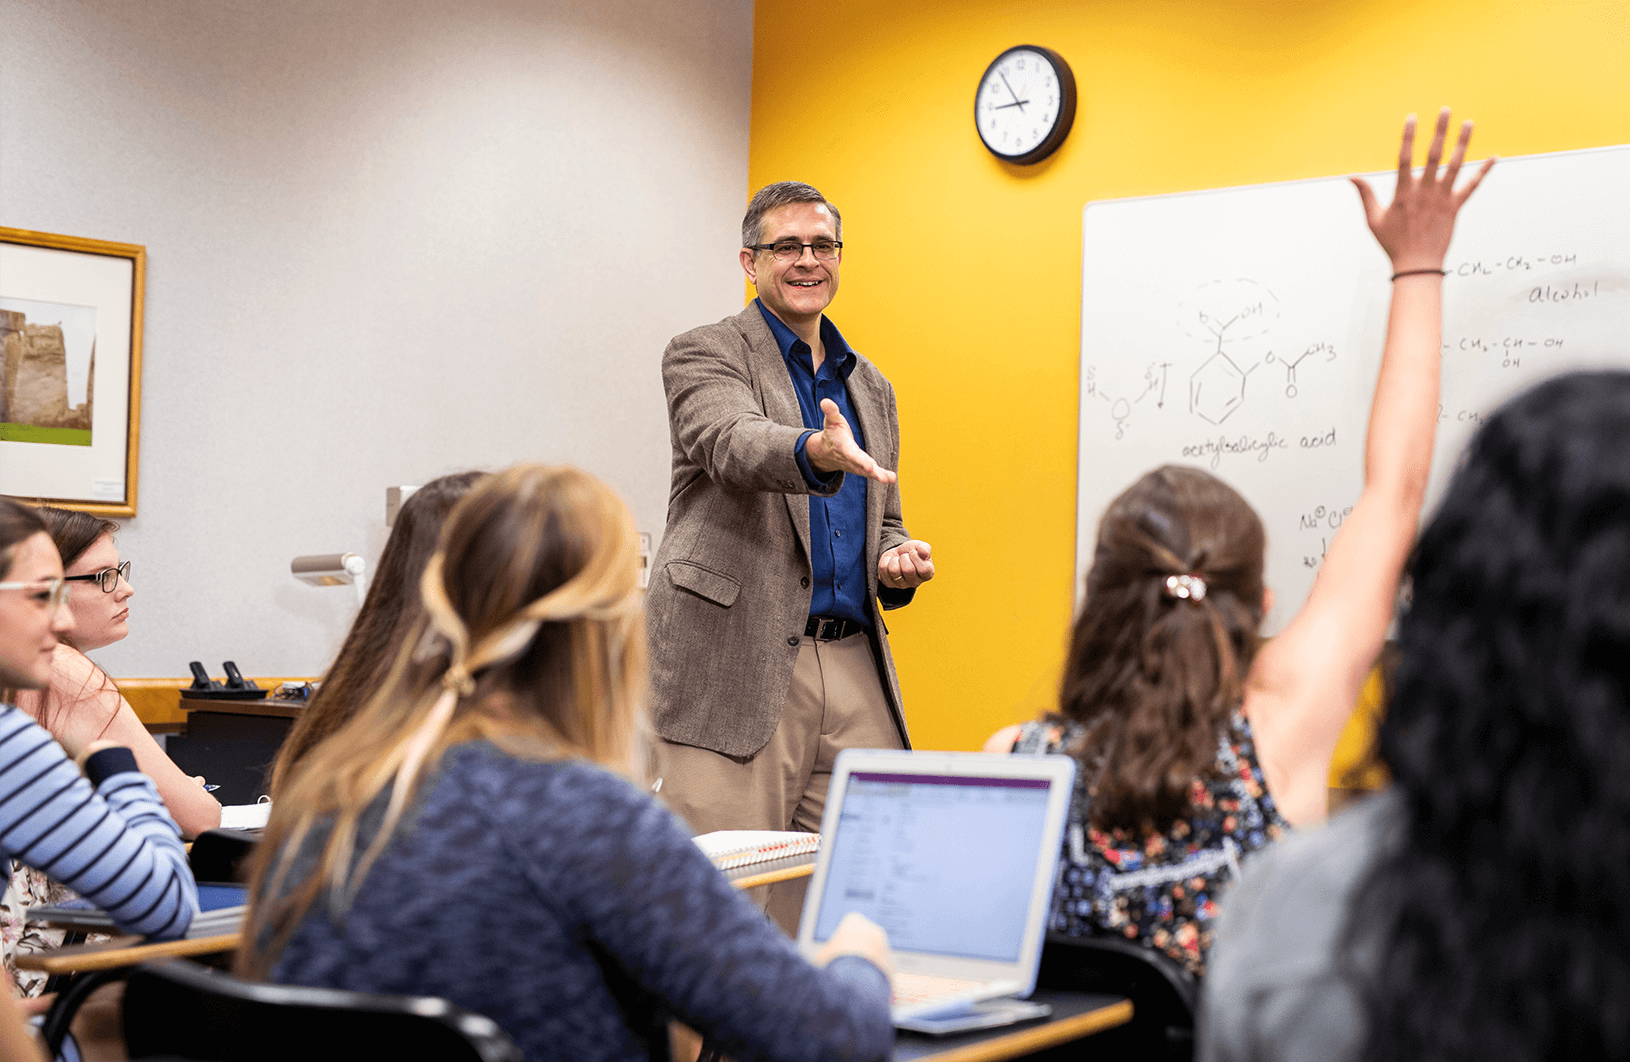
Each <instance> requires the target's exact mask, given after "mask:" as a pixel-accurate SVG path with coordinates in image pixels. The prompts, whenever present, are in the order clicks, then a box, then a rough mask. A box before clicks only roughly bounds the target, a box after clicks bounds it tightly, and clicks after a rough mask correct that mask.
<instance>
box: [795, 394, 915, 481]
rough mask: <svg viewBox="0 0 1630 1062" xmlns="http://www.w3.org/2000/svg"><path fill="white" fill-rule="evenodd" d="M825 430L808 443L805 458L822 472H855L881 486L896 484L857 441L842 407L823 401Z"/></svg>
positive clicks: (810, 438)
mask: <svg viewBox="0 0 1630 1062" xmlns="http://www.w3.org/2000/svg"><path fill="white" fill-rule="evenodd" d="M821 415H822V423H821V430H820V431H818V432H816V433H815V434H814V435H811V436H810V437H809V441H808V442H807V443H805V444H804V456H805V457H807V458H809V463H810V464H812V465H814V466H815V467H816V468H817V469H819V470H820V471H822V472H853V473H854V474H855V475H857V476H866V477H868V478H870V479H875V480H877V482H879V483H893V482H894V481H895V479H896V477H895V474H894V473H893V472H890V471H889V470H888V469H886V468H883V467H882V466H880V465H879V464H878V463H877V462H876V461H874V460H872V455H871V454H868V453H867V452H866V451H865V450H862V449H861V448H860V445H859V444H858V443H856V442H855V433H854V432H853V431H851V430H850V428H849V422H848V421H847V420H844V419H843V414H842V413H839V412H838V404H837V403H836V402H834V401H832V400H831V399H830V398H823V399H821Z"/></svg>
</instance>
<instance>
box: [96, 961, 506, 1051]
mask: <svg viewBox="0 0 1630 1062" xmlns="http://www.w3.org/2000/svg"><path fill="white" fill-rule="evenodd" d="M124 1035H125V1045H126V1047H127V1048H128V1049H129V1052H130V1057H131V1058H145V1057H148V1056H153V1055H176V1056H180V1057H182V1058H187V1059H192V1060H195V1062H263V1060H264V1062H272V1060H277V1062H286V1060H288V1059H300V1060H301V1062H356V1060H357V1059H359V1058H434V1059H441V1060H447V1062H521V1052H520V1050H519V1049H518V1048H516V1046H515V1044H514V1043H513V1042H512V1041H511V1040H510V1038H509V1037H508V1036H507V1035H505V1033H504V1031H503V1030H502V1029H500V1028H499V1027H498V1025H497V1023H496V1022H494V1021H492V1020H491V1019H490V1018H486V1017H483V1016H482V1015H480V1014H476V1013H474V1012H472V1011H468V1010H463V1009H461V1008H459V1007H455V1006H453V1004H451V1003H449V1002H447V1001H446V1000H444V999H436V998H434V997H431V996H384V995H372V994H369V993H365V992H345V991H340V990H338V989H331V988H303V987H298V986H294V985H270V984H255V983H251V982H249V981H242V980H239V979H238V978H236V977H233V976H232V975H230V974H226V973H222V972H220V971H219V970H211V969H209V968H208V967H205V966H200V965H198V964H197V963H194V962H188V961H187V960H185V959H172V960H170V961H169V962H162V963H150V964H147V965H144V966H139V967H137V968H136V969H134V970H132V971H131V973H130V982H129V984H128V985H127V986H126V988H125V997H124Z"/></svg>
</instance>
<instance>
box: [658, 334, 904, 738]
mask: <svg viewBox="0 0 1630 1062" xmlns="http://www.w3.org/2000/svg"><path fill="white" fill-rule="evenodd" d="M856 357H857V362H856V365H855V368H854V371H853V372H852V373H851V374H850V376H849V380H848V385H849V401H850V404H851V406H852V407H853V409H854V412H855V418H856V419H857V420H859V421H860V430H861V434H862V437H863V438H864V439H865V442H866V450H867V452H868V453H870V454H871V455H872V456H873V457H875V458H876V459H877V460H878V462H879V463H881V464H882V465H883V467H884V468H890V469H898V468H899V467H900V426H899V421H898V418H897V416H896V413H895V408H894V388H893V387H892V386H890V385H889V382H888V380H887V379H885V378H884V377H883V374H882V373H880V372H878V371H877V366H875V365H873V364H872V363H871V362H869V361H867V360H866V359H865V358H862V357H859V355H856ZM662 384H663V387H664V389H665V390H666V391H667V394H668V425H669V431H670V433H671V435H672V437H673V485H672V488H671V489H670V491H669V494H668V525H667V530H666V531H665V532H664V534H663V536H662V545H661V546H660V547H658V549H657V555H656V559H655V562H654V564H653V567H652V572H651V580H650V592H649V594H648V595H647V597H646V624H647V632H648V634H649V642H650V661H651V718H652V721H653V723H654V725H655V727H656V732H657V733H658V734H659V735H660V736H662V737H664V738H666V739H667V740H669V741H676V742H679V743H681V744H685V745H695V746H699V747H701V748H705V749H712V750H713V751H715V752H722V753H724V754H725V755H727V756H736V757H742V758H745V757H749V756H752V755H753V754H754V753H756V752H757V751H758V750H759V749H761V748H763V747H764V745H765V744H766V743H767V742H768V741H769V740H770V736H771V735H772V734H773V733H774V732H775V727H776V724H777V723H778V722H779V721H780V719H781V705H782V702H783V701H785V700H786V697H787V686H788V684H789V683H790V682H791V681H792V669H793V664H794V663H795V662H796V661H797V659H798V644H799V642H800V640H801V639H802V636H803V633H804V624H805V623H806V622H807V620H808V618H809V601H810V593H811V591H810V578H811V576H812V574H813V573H812V570H811V568H810V561H809V497H808V495H809V494H810V493H814V492H815V491H814V490H813V488H811V487H810V486H809V484H808V483H806V482H805V481H804V477H803V473H801V472H800V471H799V470H798V461H797V459H796V458H795V457H794V456H793V447H795V446H796V445H797V444H798V436H799V435H801V434H802V433H803V432H804V431H805V430H806V429H805V428H804V422H803V415H802V414H801V413H800V412H799V409H798V395H797V393H796V392H795V391H794V390H793V386H792V378H791V377H790V376H788V374H787V365H786V362H785V361H784V360H782V357H781V350H780V348H779V347H778V346H776V342H775V336H774V335H773V334H772V333H771V332H770V327H769V325H767V324H765V323H764V317H763V314H761V313H760V312H759V309H758V306H757V304H756V303H750V304H748V306H747V308H746V309H745V310H743V311H742V312H741V313H739V314H737V315H736V316H734V317H727V318H725V319H724V320H723V321H720V322H719V323H718V324H711V325H704V326H702V327H701V328H697V329H694V330H692V331H689V332H686V333H685V334H684V335H681V336H677V337H675V339H674V340H673V342H671V343H669V344H668V349H667V351H666V352H664V354H663V355H662ZM838 486H841V478H840V479H839V480H838V481H836V483H835V485H834V486H833V487H832V492H833V493H836V491H837V489H838ZM866 529H867V543H866V571H867V579H868V581H869V583H870V591H871V596H870V598H869V600H871V601H873V602H876V601H877V599H878V586H877V559H878V557H879V555H880V554H881V553H882V552H883V551H884V550H886V549H889V548H891V547H893V546H897V545H899V544H900V543H901V542H904V541H906V539H908V538H909V537H910V536H909V535H907V534H906V529H905V527H904V526H903V525H902V524H901V522H900V491H899V488H898V486H897V485H896V486H884V485H883V484H881V483H878V482H876V481H875V480H872V481H868V482H867V484H866ZM883 595H884V596H883V601H882V604H883V607H884V608H897V607H899V606H900V605H904V604H906V603H907V602H909V601H910V600H911V596H912V592H911V591H901V590H892V589H890V588H888V587H884V588H883ZM874 616H876V612H875V608H874ZM872 628H873V633H872V648H873V650H874V654H873V655H874V657H875V658H876V660H877V662H878V669H879V672H880V676H879V677H880V679H881V681H882V684H883V691H884V693H885V694H886V695H887V697H888V700H889V706H890V708H891V710H892V711H893V713H894V720H895V724H896V725H897V726H899V728H900V736H901V739H902V740H905V739H906V726H905V716H904V715H903V714H902V712H901V710H900V687H899V683H898V682H897V681H896V679H895V676H894V658H893V657H892V656H890V655H889V643H888V635H887V631H886V629H885V628H884V626H883V624H882V622H881V620H880V618H878V619H876V620H875V621H874V623H873V625H872ZM906 744H907V747H910V742H909V741H907V742H906Z"/></svg>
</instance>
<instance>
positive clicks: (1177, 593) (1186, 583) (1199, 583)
mask: <svg viewBox="0 0 1630 1062" xmlns="http://www.w3.org/2000/svg"><path fill="white" fill-rule="evenodd" d="M1166 596H1167V597H1186V598H1188V599H1189V600H1190V601H1204V600H1205V599H1206V581H1205V580H1204V579H1202V578H1201V577H1200V576H1198V575H1168V576H1166Z"/></svg>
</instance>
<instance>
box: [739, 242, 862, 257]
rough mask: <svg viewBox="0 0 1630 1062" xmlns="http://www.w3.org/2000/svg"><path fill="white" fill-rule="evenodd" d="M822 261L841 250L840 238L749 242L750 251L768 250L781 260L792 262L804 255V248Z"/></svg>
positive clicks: (835, 255)
mask: <svg viewBox="0 0 1630 1062" xmlns="http://www.w3.org/2000/svg"><path fill="white" fill-rule="evenodd" d="M805 247H808V248H809V249H810V252H811V253H813V254H814V255H815V257H816V258H819V259H820V260H821V261H823V262H830V261H832V259H834V258H836V257H837V256H838V252H839V251H841V250H843V241H842V240H812V241H811V242H809V243H799V242H798V241H797V240H776V241H775V242H774V243H750V244H748V245H747V249H748V250H750V251H769V252H770V253H771V254H773V255H775V257H776V258H777V259H779V260H780V261H783V262H794V261H797V260H798V259H800V258H802V257H803V256H804V248H805Z"/></svg>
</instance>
